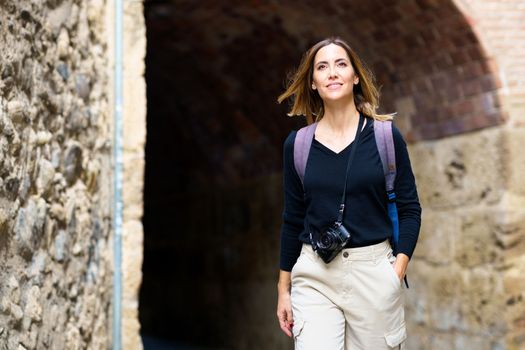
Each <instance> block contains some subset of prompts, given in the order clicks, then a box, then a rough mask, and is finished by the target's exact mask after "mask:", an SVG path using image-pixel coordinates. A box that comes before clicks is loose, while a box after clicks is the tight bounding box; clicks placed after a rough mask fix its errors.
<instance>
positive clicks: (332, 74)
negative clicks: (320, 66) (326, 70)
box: [330, 67, 337, 77]
mask: <svg viewBox="0 0 525 350" xmlns="http://www.w3.org/2000/svg"><path fill="white" fill-rule="evenodd" d="M336 76H337V72H336V71H335V68H334V67H330V77H336Z"/></svg>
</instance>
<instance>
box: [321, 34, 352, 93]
mask: <svg viewBox="0 0 525 350" xmlns="http://www.w3.org/2000/svg"><path fill="white" fill-rule="evenodd" d="M313 69H314V70H313V82H312V88H313V89H316V90H317V91H318V92H319V95H320V96H321V98H322V99H323V101H327V100H339V99H344V98H349V97H350V98H353V89H354V84H357V82H359V77H358V76H357V75H356V74H355V71H354V68H353V67H352V64H351V63H350V59H349V57H348V54H347V53H346V50H345V49H343V48H342V47H341V46H339V45H336V44H329V45H327V46H323V47H322V48H321V49H319V51H317V54H316V55H315V59H314V68H313Z"/></svg>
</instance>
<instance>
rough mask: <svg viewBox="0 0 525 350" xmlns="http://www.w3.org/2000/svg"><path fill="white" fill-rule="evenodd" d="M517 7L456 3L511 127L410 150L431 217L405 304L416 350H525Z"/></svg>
mask: <svg viewBox="0 0 525 350" xmlns="http://www.w3.org/2000/svg"><path fill="white" fill-rule="evenodd" d="M518 3H519V2H518V1H506V2H501V1H457V5H458V6H459V7H460V8H461V11H462V12H463V14H464V15H465V17H466V18H467V19H468V22H469V23H470V24H471V25H472V29H473V31H474V32H475V33H476V36H477V38H478V39H479V41H480V43H481V45H482V47H483V50H484V52H485V55H486V57H487V59H488V61H490V62H491V67H492V72H493V74H495V75H497V76H498V77H497V78H496V79H495V80H497V81H500V82H501V84H500V85H499V86H497V88H496V89H494V90H493V91H492V92H490V93H491V94H492V95H494V96H495V97H496V100H498V101H500V102H499V103H498V106H497V108H498V109H500V113H502V114H503V115H504V116H505V120H506V121H507V122H506V123H505V124H503V125H502V126H499V127H495V128H490V129H486V130H483V131H480V132H473V133H468V134H464V135H461V136H456V137H451V138H447V139H443V140H439V141H435V142H420V143H418V144H416V145H413V146H412V147H411V151H412V155H413V159H414V160H413V162H414V165H415V172H416V176H417V179H418V184H419V188H420V194H421V199H422V203H423V206H424V207H425V208H426V210H425V212H424V220H423V228H422V232H421V241H420V244H419V247H418V249H417V251H416V255H415V259H414V264H413V265H412V266H411V271H412V274H413V275H414V288H413V290H412V291H411V292H410V293H409V298H408V299H407V300H408V302H409V315H410V325H411V328H412V330H413V331H412V333H413V334H414V335H417V336H416V337H412V338H411V340H410V346H411V348H414V349H423V348H428V349H453V348H454V349H487V350H488V349H512V350H513V349H523V348H524V347H525V318H524V315H525V301H524V299H525V294H524V293H525V278H524V276H525V210H524V209H523V208H524V204H525V188H524V185H525V182H524V181H523V177H522V176H523V175H522V174H523V172H524V171H525V169H524V168H523V165H524V164H525V158H524V152H523V151H522V147H521V146H520V142H521V143H522V142H523V139H524V136H525V123H524V119H523V115H525V105H524V104H523V101H524V100H525V69H524V67H523V65H522V64H521V61H522V57H523V55H524V54H525V38H524V37H523V35H522V34H521V33H523V30H524V28H525V27H524V24H523V23H524V20H525V9H524V8H523V6H517V5H518ZM474 83H475V84H482V81H477V82H476V81H475V80H474ZM478 88H481V86H480V87H478Z"/></svg>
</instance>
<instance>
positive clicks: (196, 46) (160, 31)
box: [139, 0, 500, 349]
mask: <svg viewBox="0 0 525 350" xmlns="http://www.w3.org/2000/svg"><path fill="white" fill-rule="evenodd" d="M349 3H352V6H351V7H350V6H349ZM145 17H146V24H147V57H146V81H147V99H148V102H147V103H148V104H147V107H148V112H147V144H146V174H145V190H144V191H145V193H144V218H143V224H144V232H145V240H144V242H145V243H144V264H143V283H142V287H141V291H140V306H139V311H140V323H141V329H142V334H143V336H144V344H145V347H146V349H161V348H162V349H164V348H166V349H168V348H180V349H183V348H189V349H193V348H208V349H210V348H211V349H219V348H221V349H222V348H228V349H229V348H238V349H247V348H250V349H251V348H254V349H259V348H268V349H290V348H292V344H291V341H290V339H288V338H287V337H285V336H284V335H283V334H281V333H280V330H279V328H278V324H277V321H276V319H275V316H274V314H275V312H274V310H275V303H276V281H277V275H278V249H279V229H280V219H281V210H282V193H281V192H282V188H281V186H282V184H281V166H282V165H281V162H282V157H281V154H282V142H283V141H284V139H285V138H286V136H287V135H288V133H289V132H290V130H292V129H298V128H299V127H300V126H302V125H304V123H305V121H304V119H303V118H289V117H287V116H286V112H287V107H288V106H287V105H278V104H277V103H276V98H277V96H278V95H279V93H281V92H282V89H283V86H284V81H285V77H286V73H287V72H288V71H289V70H290V69H292V68H294V66H295V65H296V64H297V63H298V62H299V60H300V58H301V55H302V53H303V52H304V50H305V49H306V48H307V47H309V46H310V45H312V44H313V43H315V42H317V41H318V40H321V39H323V38H325V37H327V36H330V35H340V36H341V37H343V38H344V39H346V40H347V41H349V42H350V43H351V44H353V46H354V48H355V49H356V51H357V52H358V53H359V54H360V56H361V57H362V58H363V59H364V60H365V62H367V63H368V65H369V66H370V68H371V69H372V71H373V72H374V73H375V75H376V77H377V80H378V83H379V85H382V86H384V89H383V90H382V91H381V92H382V98H381V108H380V111H381V112H388V113H391V112H394V111H396V112H398V119H397V121H396V124H397V126H398V127H399V128H400V129H401V130H402V131H403V133H404V134H405V136H406V138H407V140H408V141H417V140H425V139H433V138H438V137H442V136H446V135H452V134H456V133H461V132H465V131H468V130H472V129H478V128H482V127H486V126H489V125H495V124H497V123H499V122H500V116H499V115H497V114H488V112H487V110H486V109H481V110H479V111H478V110H472V108H474V109H475V108H478V106H477V105H473V106H470V107H471V108H466V107H465V103H464V100H463V99H462V97H463V96H462V94H461V93H460V92H458V91H464V90H460V86H461V85H462V84H463V83H464V82H466V81H467V80H468V79H469V78H471V76H472V75H473V74H477V73H479V72H478V70H481V71H485V70H486V66H485V65H482V64H481V63H480V64H476V65H470V66H465V68H462V69H461V72H462V75H458V74H457V70H455V69H454V67H456V66H458V67H459V66H461V65H462V64H463V63H464V59H465V57H468V58H469V59H470V60H479V61H480V62H481V58H482V57H483V51H482V49H481V48H480V47H479V44H478V42H477V38H476V37H475V36H474V35H473V33H472V31H471V29H470V25H469V24H468V23H467V22H466V21H465V19H464V17H463V16H462V15H461V13H460V12H459V11H458V9H457V8H456V7H455V5H454V4H453V3H452V2H448V1H446V2H439V5H436V2H435V1H410V2H405V1H394V0H392V1H384V2H364V1H363V2H350V1H343V0H341V1H331V2H326V1H304V2H300V4H297V3H295V2H294V3H292V2H289V3H286V4H282V3H277V2H273V1H268V2H265V1H263V2H259V1H224V2H223V1H220V2H217V1H211V0H205V1H198V2H194V1H182V0H172V1H160V0H150V1H148V0H146V1H145ZM460 47H468V51H466V50H462V51H459V50H456V48H460ZM464 52H465V53H464ZM465 55H467V56H465ZM469 67H475V68H469ZM494 84H495V83H494V82H493V81H492V80H487V81H486V84H485V85H484V86H482V90H483V91H477V92H475V93H477V94H482V93H483V92H484V91H491V90H494ZM436 106H438V107H436ZM467 107H468V106H467ZM479 108H484V106H481V107H479ZM471 116H475V119H469V118H471ZM472 118H474V117H472ZM154 339H162V341H163V342H164V343H162V342H160V341H155V342H154ZM154 344H157V345H154ZM160 344H165V345H164V346H163V347H162V345H160Z"/></svg>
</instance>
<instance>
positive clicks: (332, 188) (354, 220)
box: [280, 117, 421, 271]
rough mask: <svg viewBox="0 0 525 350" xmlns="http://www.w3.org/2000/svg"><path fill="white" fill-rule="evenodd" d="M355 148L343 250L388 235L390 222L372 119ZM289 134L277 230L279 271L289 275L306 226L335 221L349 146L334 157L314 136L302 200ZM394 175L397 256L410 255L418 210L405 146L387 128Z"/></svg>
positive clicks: (318, 226) (306, 238)
mask: <svg viewBox="0 0 525 350" xmlns="http://www.w3.org/2000/svg"><path fill="white" fill-rule="evenodd" d="M365 120H366V125H365V128H364V130H363V131H362V132H361V136H360V140H359V145H358V148H357V150H356V154H355V156H354V160H353V162H352V165H351V167H350V171H349V174H348V181H347V190H346V202H345V212H344V218H343V225H344V226H345V227H346V228H347V229H348V230H349V231H350V233H351V235H352V236H351V240H350V242H349V244H348V245H347V247H361V246H367V245H371V244H375V243H379V242H382V241H384V240H385V239H390V238H391V237H392V233H393V230H392V223H391V221H390V218H389V217H388V212H387V195H386V189H385V177H384V174H383V168H382V164H381V159H380V157H379V152H378V150H377V146H376V141H375V136H374V126H373V124H374V123H373V119H372V118H369V117H366V119H365ZM296 134H297V132H296V131H292V132H291V133H290V134H289V135H288V137H287V138H286V140H285V141H284V150H283V159H284V167H283V180H284V211H283V224H282V228H281V254H280V255H281V256H280V268H281V270H284V271H291V270H292V267H293V265H294V264H295V262H296V260H297V258H298V256H299V254H300V252H301V246H302V242H305V243H310V239H309V231H308V230H306V227H307V225H310V228H311V230H312V231H313V232H319V231H320V230H321V229H323V228H324V227H326V226H328V225H329V224H331V223H333V222H334V221H335V220H336V219H337V215H338V209H339V204H340V201H341V195H342V192H343V186H344V178H345V173H344V172H345V170H346V166H347V162H348V156H349V154H350V152H351V150H352V147H353V146H354V142H352V143H350V144H349V145H348V146H347V147H346V148H345V149H343V150H342V151H341V152H339V153H335V152H334V151H332V150H330V149H329V148H328V147H326V146H324V145H323V144H322V143H320V142H319V141H317V140H316V139H315V138H314V140H313V142H312V146H311V149H310V154H309V156H308V161H307V164H306V170H305V176H304V196H303V186H302V184H301V180H300V178H299V176H298V175H297V172H296V170H295V166H294V160H293V149H294V141H295V136H296ZM393 137H394V146H395V150H396V166H397V175H396V180H395V191H396V195H397V208H398V214H399V246H398V253H404V254H406V255H408V256H409V257H412V253H413V251H414V248H415V246H416V242H417V238H418V235H419V228H420V225H421V206H420V204H419V199H418V195H417V189H416V183H415V179H414V175H413V173H412V168H411V166H410V159H409V156H408V152H407V147H406V143H405V141H404V140H403V137H402V135H401V133H400V132H399V130H398V129H397V128H396V127H395V126H393Z"/></svg>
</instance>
